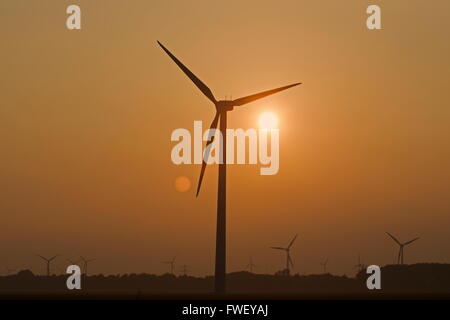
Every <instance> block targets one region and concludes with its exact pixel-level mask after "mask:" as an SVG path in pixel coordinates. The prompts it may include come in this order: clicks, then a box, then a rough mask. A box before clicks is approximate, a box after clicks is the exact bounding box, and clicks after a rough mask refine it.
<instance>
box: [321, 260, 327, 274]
mask: <svg viewBox="0 0 450 320" xmlns="http://www.w3.org/2000/svg"><path fill="white" fill-rule="evenodd" d="M320 265H321V266H322V267H323V273H327V265H328V258H327V259H326V260H325V261H324V262H321V263H320Z"/></svg>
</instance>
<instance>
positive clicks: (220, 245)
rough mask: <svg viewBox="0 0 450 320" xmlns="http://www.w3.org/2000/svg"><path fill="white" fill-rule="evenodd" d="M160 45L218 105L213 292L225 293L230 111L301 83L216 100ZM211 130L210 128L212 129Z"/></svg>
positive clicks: (202, 84)
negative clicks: (217, 170)
mask: <svg viewBox="0 0 450 320" xmlns="http://www.w3.org/2000/svg"><path fill="white" fill-rule="evenodd" d="M158 44H159V45H160V47H161V48H162V49H163V50H164V51H165V52H166V53H167V54H168V55H169V57H170V58H171V59H172V60H173V61H174V62H175V63H176V64H177V66H178V67H179V68H180V69H181V70H182V71H183V72H184V73H185V74H186V75H187V76H188V77H189V79H191V80H192V82H194V84H195V85H196V86H197V88H199V89H200V91H201V92H202V93H203V94H204V95H205V96H206V97H207V98H208V99H209V100H210V101H211V102H212V103H213V104H214V106H215V107H216V115H215V116H214V119H213V121H212V122H211V126H210V129H217V126H218V124H219V120H220V129H219V130H220V132H221V133H222V141H221V144H220V148H219V149H220V155H219V158H220V159H222V161H221V162H220V164H219V179H218V191H217V227H216V262H215V272H214V291H215V292H216V293H225V291H226V198H227V196H226V194H227V191H226V180H227V177H226V175H227V173H226V172H227V163H226V158H227V155H226V149H227V148H226V146H227V139H226V129H227V113H228V111H232V110H233V108H234V107H236V106H242V105H245V104H247V103H250V102H253V101H255V100H258V99H261V98H264V97H267V96H269V95H272V94H274V93H277V92H280V91H283V90H286V89H289V88H292V87H294V86H297V85H299V84H300V83H294V84H291V85H288V86H284V87H281V88H277V89H272V90H267V91H264V92H260V93H256V94H253V95H250V96H246V97H242V98H238V99H235V100H220V101H218V100H216V98H215V97H214V95H213V93H212V91H211V89H210V88H208V86H206V84H204V83H203V82H202V81H201V80H200V79H199V78H197V76H195V75H194V74H193V73H192V72H191V71H190V70H189V69H188V68H187V67H186V66H185V65H184V64H183V63H181V61H180V60H178V59H177V58H176V57H175V56H174V55H173V54H172V53H171V52H170V51H169V50H168V49H167V48H166V47H164V46H163V45H162V44H161V42H159V41H158ZM210 132H211V131H210ZM213 140H214V136H212V137H210V139H209V140H208V142H207V143H206V148H205V154H204V157H203V161H202V168H201V171H200V177H199V180H198V185H197V193H196V196H198V194H199V192H200V188H201V185H202V181H203V175H204V174H205V169H206V162H207V159H208V157H209V148H208V146H210V145H211V143H212V142H213Z"/></svg>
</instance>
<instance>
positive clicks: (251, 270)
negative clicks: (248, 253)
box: [245, 257, 256, 273]
mask: <svg viewBox="0 0 450 320" xmlns="http://www.w3.org/2000/svg"><path fill="white" fill-rule="evenodd" d="M253 268H256V265H255V264H254V263H253V259H252V257H250V261H249V263H248V264H247V265H246V266H245V270H249V271H250V273H253Z"/></svg>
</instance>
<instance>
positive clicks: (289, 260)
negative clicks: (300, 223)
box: [270, 234, 298, 274]
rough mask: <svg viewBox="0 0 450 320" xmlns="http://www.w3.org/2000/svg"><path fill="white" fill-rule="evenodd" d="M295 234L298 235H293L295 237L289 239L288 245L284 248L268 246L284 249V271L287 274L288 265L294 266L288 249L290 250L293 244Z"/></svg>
mask: <svg viewBox="0 0 450 320" xmlns="http://www.w3.org/2000/svg"><path fill="white" fill-rule="evenodd" d="M297 236H298V234H296V235H295V237H294V238H293V239H292V240H291V242H290V243H289V245H288V246H287V247H286V248H283V247H270V248H272V249H276V250H283V251H286V272H287V274H289V265H290V266H292V267H293V266H294V263H293V262H292V259H291V254H290V250H291V247H292V245H293V244H294V241H295V239H297Z"/></svg>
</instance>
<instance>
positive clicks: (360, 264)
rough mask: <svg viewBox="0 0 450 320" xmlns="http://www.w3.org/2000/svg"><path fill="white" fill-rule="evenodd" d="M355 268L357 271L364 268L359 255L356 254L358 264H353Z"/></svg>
mask: <svg viewBox="0 0 450 320" xmlns="http://www.w3.org/2000/svg"><path fill="white" fill-rule="evenodd" d="M355 268H356V269H358V272H360V271H361V270H363V269H364V268H365V265H364V264H363V263H362V262H361V255H360V254H358V264H355Z"/></svg>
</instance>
